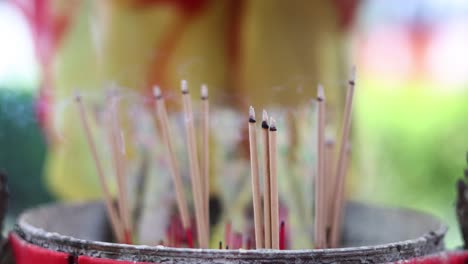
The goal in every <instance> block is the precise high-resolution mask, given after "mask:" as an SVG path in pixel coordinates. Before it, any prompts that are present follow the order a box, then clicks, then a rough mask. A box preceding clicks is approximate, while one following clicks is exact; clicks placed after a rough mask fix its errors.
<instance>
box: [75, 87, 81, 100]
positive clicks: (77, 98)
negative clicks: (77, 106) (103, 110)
mask: <svg viewBox="0 0 468 264" xmlns="http://www.w3.org/2000/svg"><path fill="white" fill-rule="evenodd" d="M74 96H75V101H76V102H81V95H80V92H79V91H78V90H76V91H75V92H74Z"/></svg>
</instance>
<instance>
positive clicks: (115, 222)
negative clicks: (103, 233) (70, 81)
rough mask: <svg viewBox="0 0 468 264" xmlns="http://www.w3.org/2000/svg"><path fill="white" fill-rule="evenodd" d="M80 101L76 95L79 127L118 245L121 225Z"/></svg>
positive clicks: (120, 241)
mask: <svg viewBox="0 0 468 264" xmlns="http://www.w3.org/2000/svg"><path fill="white" fill-rule="evenodd" d="M81 100H82V99H81V96H80V95H79V94H78V93H76V95H75V101H76V104H77V106H78V111H79V115H80V121H81V125H82V127H83V130H84V132H85V136H86V141H87V142H88V146H89V149H90V150H91V155H92V156H93V160H94V164H95V166H96V170H97V174H98V178H99V182H100V184H101V189H102V192H103V194H104V202H105V205H106V209H107V215H108V217H109V219H110V223H111V226H112V230H113V231H114V234H115V236H116V238H117V240H118V241H119V243H123V242H124V231H123V227H122V225H121V222H120V219H119V217H118V214H117V211H116V209H115V207H114V205H113V201H112V196H111V193H110V190H109V186H108V185H107V181H106V178H105V176H104V170H103V168H102V164H101V160H100V159H99V155H98V151H97V147H96V144H95V143H94V139H93V136H92V134H91V129H90V128H89V124H88V120H87V118H86V113H85V109H84V106H83V103H82V101H81Z"/></svg>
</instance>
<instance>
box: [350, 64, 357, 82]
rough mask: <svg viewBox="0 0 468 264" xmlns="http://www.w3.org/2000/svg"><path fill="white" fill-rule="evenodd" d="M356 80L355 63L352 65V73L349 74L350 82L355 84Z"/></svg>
mask: <svg viewBox="0 0 468 264" xmlns="http://www.w3.org/2000/svg"><path fill="white" fill-rule="evenodd" d="M355 81H356V65H353V67H351V73H350V75H349V84H351V85H354V82H355Z"/></svg>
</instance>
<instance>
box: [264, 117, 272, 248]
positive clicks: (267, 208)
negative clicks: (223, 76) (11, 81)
mask: <svg viewBox="0 0 468 264" xmlns="http://www.w3.org/2000/svg"><path fill="white" fill-rule="evenodd" d="M269 128H270V126H269V124H268V114H267V112H266V111H265V110H263V114H262V147H263V151H262V159H263V218H264V222H265V226H264V227H263V232H264V235H265V243H264V246H265V248H271V203H270V202H271V198H270V197H271V196H270V156H269V155H270V148H269V146H268V145H269V136H268V133H269V132H268V130H269Z"/></svg>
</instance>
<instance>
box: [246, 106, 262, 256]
mask: <svg viewBox="0 0 468 264" xmlns="http://www.w3.org/2000/svg"><path fill="white" fill-rule="evenodd" d="M255 123H256V120H255V110H254V108H253V107H252V106H251V107H250V109H249V146H250V173H251V177H252V200H253V210H254V224H255V247H256V248H263V232H262V231H263V225H262V220H263V219H262V198H261V194H260V177H259V175H258V152H257V131H256V125H255Z"/></svg>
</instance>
